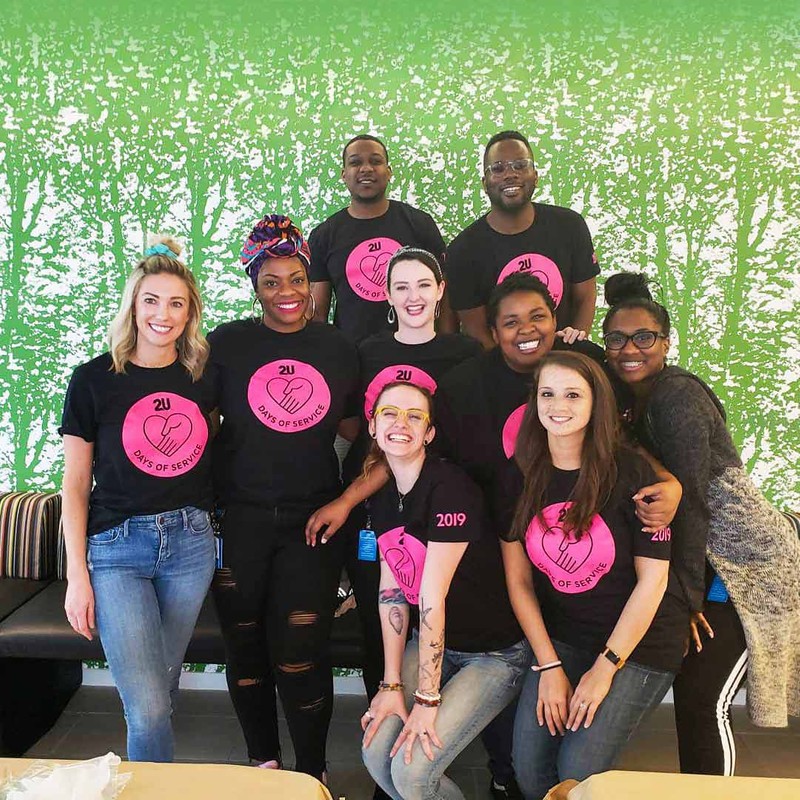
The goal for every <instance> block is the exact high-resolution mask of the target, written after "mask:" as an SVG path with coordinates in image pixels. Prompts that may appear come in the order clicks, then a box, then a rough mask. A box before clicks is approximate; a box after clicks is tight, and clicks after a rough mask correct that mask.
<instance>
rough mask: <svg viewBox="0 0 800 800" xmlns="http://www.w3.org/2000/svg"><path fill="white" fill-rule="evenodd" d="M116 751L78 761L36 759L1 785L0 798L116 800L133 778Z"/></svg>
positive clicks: (23, 799)
mask: <svg viewBox="0 0 800 800" xmlns="http://www.w3.org/2000/svg"><path fill="white" fill-rule="evenodd" d="M121 761H122V759H121V758H120V757H119V756H118V755H115V754H114V753H106V755H104V756H99V757H98V758H92V759H89V760H88V761H79V762H77V763H75V764H48V763H47V762H46V761H35V762H34V763H33V764H31V766H30V767H29V768H28V769H27V770H25V772H24V773H23V774H22V775H18V776H17V777H14V778H12V779H11V780H9V781H8V782H7V783H5V784H3V786H2V788H0V800H115V798H117V797H118V796H119V794H120V792H121V791H122V790H123V789H124V788H125V785H126V784H127V783H128V781H129V780H130V779H131V774H130V773H125V774H122V775H120V774H118V772H117V767H118V766H119V765H120V763H121Z"/></svg>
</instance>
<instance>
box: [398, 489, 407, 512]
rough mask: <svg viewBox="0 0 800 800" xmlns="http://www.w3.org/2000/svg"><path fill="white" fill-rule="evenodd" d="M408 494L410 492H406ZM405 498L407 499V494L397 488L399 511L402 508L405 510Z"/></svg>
mask: <svg viewBox="0 0 800 800" xmlns="http://www.w3.org/2000/svg"><path fill="white" fill-rule="evenodd" d="M406 494H408V492H406ZM405 499H406V495H405V494H403V493H402V492H401V491H400V490H399V489H398V490H397V510H398V511H402V510H403V500H405Z"/></svg>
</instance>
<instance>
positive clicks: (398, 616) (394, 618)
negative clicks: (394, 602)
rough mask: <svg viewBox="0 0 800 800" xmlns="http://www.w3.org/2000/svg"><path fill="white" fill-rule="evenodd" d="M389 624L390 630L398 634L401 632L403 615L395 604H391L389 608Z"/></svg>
mask: <svg viewBox="0 0 800 800" xmlns="http://www.w3.org/2000/svg"><path fill="white" fill-rule="evenodd" d="M389 624H390V625H391V626H392V630H394V632H395V633H396V634H397V635H398V636H400V634H401V633H402V632H403V625H404V624H405V617H404V616H403V612H402V611H401V610H400V609H399V608H398V607H397V606H392V607H391V608H390V609H389Z"/></svg>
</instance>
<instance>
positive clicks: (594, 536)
mask: <svg viewBox="0 0 800 800" xmlns="http://www.w3.org/2000/svg"><path fill="white" fill-rule="evenodd" d="M571 505H572V503H571V502H570V503H554V504H553V505H550V506H547V507H546V508H545V509H544V512H543V513H542V516H543V517H544V521H545V523H546V524H545V526H544V527H543V526H542V524H541V522H540V521H539V518H538V517H534V518H533V520H532V521H531V524H530V525H529V526H528V530H527V531H526V533H525V549H526V550H527V551H528V557H529V558H530V560H531V562H532V563H533V566H534V567H536V568H537V569H538V570H540V571H541V572H544V574H545V575H547V577H548V578H549V579H550V583H552V584H553V588H554V589H556V590H557V591H559V592H564V593H565V594H579V593H581V592H587V591H589V589H594V587H595V586H596V585H597V584H598V583H599V582H600V580H601V578H602V577H603V576H604V575H606V574H607V573H608V572H609V571H610V570H611V567H613V566H614V558H615V556H616V552H617V551H616V547H615V546H614V537H613V536H612V535H611V531H610V530H609V528H608V525H606V523H605V521H604V520H603V518H602V517H601V516H600V515H599V514H595V515H594V517H593V518H592V522H591V524H590V525H589V530H588V531H584V532H583V534H582V535H581V537H580V538H579V539H578V538H576V537H575V534H574V533H573V532H572V531H570V532H567V531H565V530H564V528H563V527H562V525H561V523H562V522H563V520H564V516H565V515H566V513H567V509H568V508H569V507H570V506H571Z"/></svg>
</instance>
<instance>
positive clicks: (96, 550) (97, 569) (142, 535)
mask: <svg viewBox="0 0 800 800" xmlns="http://www.w3.org/2000/svg"><path fill="white" fill-rule="evenodd" d="M87 548H88V553H87V564H88V567H89V575H90V579H91V583H92V589H93V591H94V597H95V616H96V623H97V631H98V633H99V634H100V641H101V643H102V645H103V649H104V650H105V654H106V659H107V660H108V665H109V667H110V669H111V676H112V677H113V679H114V683H115V684H116V687H117V691H118V692H119V696H120V698H121V700H122V705H123V708H124V710H125V721H126V722H127V727H128V759H129V760H130V761H172V758H173V749H174V745H173V736H172V720H171V717H172V701H173V699H174V695H175V693H176V692H177V689H178V681H179V680H180V674H181V663H182V662H183V657H184V655H185V653H186V647H187V646H188V644H189V639H190V638H191V636H192V632H193V630H194V626H195V623H196V622H197V615H198V614H199V613H200V608H201V606H202V605H203V599H204V598H205V596H206V593H207V591H208V587H209V585H210V583H211V577H212V575H213V574H214V539H213V534H212V531H211V522H210V520H209V516H208V512H207V511H202V510H201V509H199V508H194V507H192V506H187V507H185V508H181V509H178V510H176V511H166V512H164V513H163V514H154V515H151V516H141V517H131V518H129V519H127V520H125V522H123V523H121V524H120V525H117V526H115V527H113V528H110V529H109V530H107V531H103V532H102V533H98V534H95V535H94V536H90V537H89V542H88V545H87Z"/></svg>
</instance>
